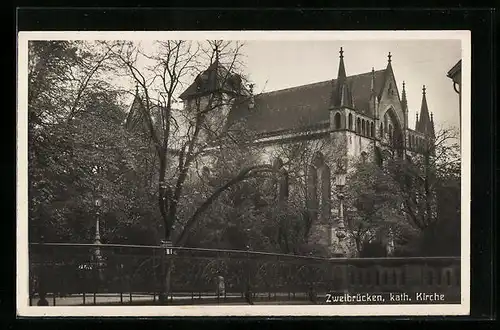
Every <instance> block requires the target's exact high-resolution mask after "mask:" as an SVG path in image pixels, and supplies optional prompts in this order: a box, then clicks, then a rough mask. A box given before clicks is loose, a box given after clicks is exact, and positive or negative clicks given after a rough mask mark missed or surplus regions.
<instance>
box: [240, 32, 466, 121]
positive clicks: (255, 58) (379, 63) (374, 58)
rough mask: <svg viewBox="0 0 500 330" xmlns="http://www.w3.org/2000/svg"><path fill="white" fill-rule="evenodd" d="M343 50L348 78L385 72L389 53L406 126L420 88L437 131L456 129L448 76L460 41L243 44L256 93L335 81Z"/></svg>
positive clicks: (454, 102) (455, 96) (455, 109)
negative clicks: (404, 105) (403, 91)
mask: <svg viewBox="0 0 500 330" xmlns="http://www.w3.org/2000/svg"><path fill="white" fill-rule="evenodd" d="M340 47H343V49H344V63H345V66H346V71H347V75H353V74H358V73H363V72H369V71H371V69H372V67H374V68H375V70H380V69H384V68H385V67H386V66H387V55H388V53H389V52H391V55H392V68H393V70H394V74H395V76H396V81H397V83H398V89H399V92H400V93H401V88H402V83H403V81H405V83H406V93H407V98H408V105H409V115H408V118H409V123H410V128H414V127H415V115H416V113H417V112H419V111H420V104H421V101H422V85H425V86H426V89H427V91H426V94H427V103H428V105H429V111H430V112H432V113H434V121H435V123H436V129H438V127H439V126H440V125H442V126H445V127H446V126H455V127H458V126H459V115H458V114H459V110H458V109H459V97H458V94H456V92H455V91H454V89H453V83H452V81H451V79H450V78H448V77H447V76H446V74H447V72H448V70H449V69H451V67H452V66H453V65H455V64H456V63H457V61H459V60H460V58H461V45H460V41H459V40H408V41H405V40H397V41H387V40H383V41H373V40H371V41H370V40H367V41H345V40H343V41H338V42H337V41H322V40H318V41H246V45H245V47H244V49H243V53H244V54H245V57H244V62H245V68H244V70H245V72H246V73H247V74H248V75H249V77H250V79H251V80H253V81H254V83H255V85H256V86H255V91H273V90H278V89H283V88H288V87H293V86H299V85H303V84H309V83H314V82H318V81H324V80H330V79H334V78H336V77H337V72H338V64H339V49H340Z"/></svg>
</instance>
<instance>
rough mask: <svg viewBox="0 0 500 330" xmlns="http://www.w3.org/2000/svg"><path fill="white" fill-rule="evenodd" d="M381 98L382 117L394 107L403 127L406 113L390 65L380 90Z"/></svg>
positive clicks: (380, 109)
mask: <svg viewBox="0 0 500 330" xmlns="http://www.w3.org/2000/svg"><path fill="white" fill-rule="evenodd" d="M379 98H380V103H379V115H380V118H383V117H384V115H385V113H386V112H387V110H389V109H390V108H393V109H394V113H395V115H396V116H397V120H398V121H399V125H400V126H401V127H403V122H404V114H403V108H402V106H401V98H400V96H399V90H398V86H397V82H396V79H395V77H394V73H393V71H392V68H391V67H390V65H389V66H388V69H387V70H386V75H385V78H384V81H383V84H382V88H381V90H380V94H379Z"/></svg>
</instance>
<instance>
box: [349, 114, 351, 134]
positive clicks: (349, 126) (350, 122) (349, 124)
mask: <svg viewBox="0 0 500 330" xmlns="http://www.w3.org/2000/svg"><path fill="white" fill-rule="evenodd" d="M349 130H351V131H352V114H349Z"/></svg>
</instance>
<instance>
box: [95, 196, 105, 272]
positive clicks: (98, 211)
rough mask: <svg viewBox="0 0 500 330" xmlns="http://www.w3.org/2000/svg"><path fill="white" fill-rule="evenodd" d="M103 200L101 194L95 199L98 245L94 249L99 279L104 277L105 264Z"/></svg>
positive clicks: (96, 241) (96, 240)
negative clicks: (102, 243) (102, 245)
mask: <svg viewBox="0 0 500 330" xmlns="http://www.w3.org/2000/svg"><path fill="white" fill-rule="evenodd" d="M102 204H103V201H102V197H101V196H100V195H98V196H96V197H95V199H94V206H95V208H96V221H95V236H94V244H95V245H96V247H95V249H94V258H95V266H96V267H97V270H98V274H99V279H102V266H103V258H102V255H101V248H100V247H99V245H101V233H100V220H101V219H100V217H101V207H102Z"/></svg>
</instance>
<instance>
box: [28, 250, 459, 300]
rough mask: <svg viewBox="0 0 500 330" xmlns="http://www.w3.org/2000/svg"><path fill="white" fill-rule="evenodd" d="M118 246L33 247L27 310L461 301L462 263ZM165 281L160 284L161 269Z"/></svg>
mask: <svg viewBox="0 0 500 330" xmlns="http://www.w3.org/2000/svg"><path fill="white" fill-rule="evenodd" d="M165 251H166V250H165V249H164V248H162V247H161V246H142V245H139V246H138V245H116V244H99V245H95V244H70V243H43V244H42V243H32V244H30V246H29V254H30V304H31V305H37V304H42V305H44V304H45V305H47V304H48V305H88V304H96V305H97V304H105V305H110V304H133V305H138V304H146V305H148V304H149V305H152V304H165V303H167V304H214V303H215V304H222V303H243V304H245V303H248V304H253V303H255V302H266V301H267V302H274V301H282V302H283V301H284V302H290V303H291V302H297V303H322V302H324V300H325V299H324V297H325V296H326V295H327V293H332V292H336V293H349V294H356V293H383V292H385V293H387V292H407V293H415V292H429V293H443V294H445V295H446V297H447V301H446V302H447V303H455V302H456V303H459V302H460V259H459V258H458V257H456V258H453V257H443V258H438V257H434V258H357V259H352V258H319V257H312V256H298V255H287V254H277V253H266V252H255V251H240V250H217V249H201V248H182V247H169V250H168V251H169V253H170V254H166V253H165ZM166 269H168V270H170V276H169V278H170V280H169V281H168V285H165V284H164V283H165V276H166V275H165V274H166V273H165V270H166Z"/></svg>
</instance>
